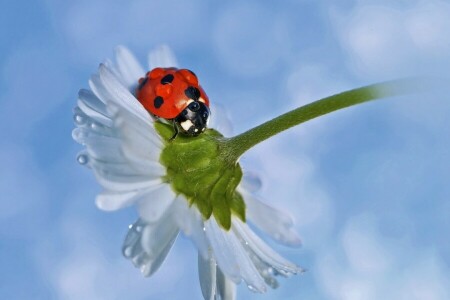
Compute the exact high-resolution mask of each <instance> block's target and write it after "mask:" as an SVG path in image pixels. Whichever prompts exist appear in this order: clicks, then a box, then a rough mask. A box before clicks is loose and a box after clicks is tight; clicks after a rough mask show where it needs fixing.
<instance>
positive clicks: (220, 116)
mask: <svg viewBox="0 0 450 300" xmlns="http://www.w3.org/2000/svg"><path fill="white" fill-rule="evenodd" d="M209 108H210V111H211V115H210V119H209V124H208V127H209V128H214V129H215V130H217V131H218V132H220V133H221V134H223V135H224V136H226V137H227V136H231V135H232V133H233V125H232V124H231V121H230V119H229V118H228V117H227V115H228V113H227V110H226V109H225V108H224V107H223V106H222V105H220V104H217V103H210V107H209Z"/></svg>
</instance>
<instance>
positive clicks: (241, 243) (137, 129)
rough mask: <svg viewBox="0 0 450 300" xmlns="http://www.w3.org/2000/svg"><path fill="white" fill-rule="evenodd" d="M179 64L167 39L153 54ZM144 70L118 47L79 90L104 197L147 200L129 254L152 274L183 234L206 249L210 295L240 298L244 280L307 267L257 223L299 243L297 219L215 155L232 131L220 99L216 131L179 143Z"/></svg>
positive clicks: (262, 283) (204, 285)
mask: <svg viewBox="0 0 450 300" xmlns="http://www.w3.org/2000/svg"><path fill="white" fill-rule="evenodd" d="M176 66H177V63H176V61H175V58H174V56H173V54H172V53H171V52H170V50H169V49H168V48H167V47H164V46H163V47H159V48H157V49H156V50H155V51H153V52H151V53H150V55H149V69H150V70H151V69H153V68H155V67H176ZM144 75H145V70H144V69H143V68H142V67H141V65H140V64H139V63H138V62H137V60H136V59H135V57H134V56H133V55H132V54H131V53H130V52H129V51H128V50H127V49H126V48H124V47H118V48H117V49H116V59H115V63H113V62H111V61H106V62H104V63H103V64H101V65H100V67H99V69H98V73H97V74H94V75H92V77H91V79H90V80H89V86H90V90H88V89H82V90H80V92H79V96H78V106H77V107H76V108H75V110H74V120H75V124H76V126H77V128H75V129H74V131H73V138H74V139H75V140H76V141H77V142H78V143H80V144H82V145H84V146H85V149H84V150H83V151H82V152H81V153H80V154H79V155H78V162H79V163H80V164H83V165H85V166H87V167H89V168H91V169H92V171H93V172H94V174H95V176H96V178H97V180H98V182H99V183H100V185H101V186H102V187H103V192H101V193H100V194H99V195H98V196H97V198H96V204H97V206H98V207H99V208H100V209H102V210H106V211H114V210H118V209H121V208H123V207H127V206H130V205H136V207H137V209H138V212H139V216H140V217H139V219H138V220H137V221H136V222H135V223H134V224H132V225H130V227H129V231H128V234H127V236H126V238H125V241H124V244H123V248H122V250H123V255H124V256H125V257H126V258H127V259H129V260H130V261H131V262H132V263H133V264H134V266H136V267H138V268H139V269H140V270H141V272H142V274H143V275H144V276H151V275H152V274H153V273H155V272H156V271H157V270H158V268H159V267H160V266H161V264H162V263H163V262H164V259H165V258H166V256H167V255H168V253H169V251H170V249H171V247H172V245H173V244H174V242H175V240H176V239H177V237H178V235H179V234H180V233H181V234H184V235H185V236H187V237H189V238H190V239H191V240H192V241H193V243H194V245H195V246H196V248H197V249H198V269H199V277H200V286H201V290H202V293H203V296H204V298H205V299H234V298H235V293H236V292H235V291H236V284H239V283H240V282H245V284H246V285H247V286H248V288H249V289H250V290H252V291H254V292H259V293H263V292H265V291H266V290H267V287H271V288H276V287H277V286H278V282H277V279H276V277H277V276H279V275H281V276H283V277H288V276H290V275H293V274H297V273H300V272H302V269H301V268H300V267H298V266H297V265H295V264H294V263H292V262H290V261H288V260H287V259H285V258H283V257H282V256H280V255H279V254H278V253H277V252H275V251H274V250H273V249H272V248H270V247H269V246H268V245H267V244H266V243H265V242H264V241H263V240H262V239H261V238H260V237H259V236H258V235H257V234H255V232H254V231H253V230H252V229H251V227H249V225H248V223H251V224H253V225H254V226H256V227H257V228H259V229H260V230H261V231H262V232H264V233H266V234H267V235H268V236H270V237H271V238H273V239H274V240H276V241H278V242H280V243H283V244H286V245H290V246H298V245H299V244H300V239H299V238H298V236H297V234H296V233H295V232H294V231H293V230H292V226H293V222H292V220H291V218H290V217H289V216H288V215H286V214H284V213H283V212H281V211H279V210H277V209H275V208H273V207H271V206H269V205H268V204H266V203H264V202H262V201H261V200H259V199H258V198H257V195H256V192H257V190H258V188H259V186H260V180H259V178H258V177H256V176H255V175H252V174H250V173H247V174H246V173H244V174H242V171H241V168H240V166H239V164H238V163H236V162H234V163H233V165H232V167H231V168H227V167H226V166H225V165H223V164H221V160H220V159H219V158H217V159H215V155H216V154H215V152H214V151H216V150H217V147H216V146H217V142H215V141H218V140H219V141H220V137H221V136H222V135H221V133H219V132H220V131H222V133H228V132H227V131H228V130H229V123H228V122H227V120H225V119H221V118H224V116H225V114H224V113H220V112H219V111H220V108H219V107H214V105H212V107H211V111H212V119H211V124H210V126H209V128H215V130H214V129H208V130H207V131H206V132H205V133H202V134H201V135H200V137H197V138H195V139H194V138H191V137H182V136H179V137H177V138H176V140H175V142H171V141H169V138H170V136H171V135H172V132H171V127H170V126H168V125H166V124H164V123H162V122H160V121H158V120H155V118H154V117H152V116H151V115H150V114H149V112H147V111H146V110H145V109H144V107H143V106H142V105H141V104H140V103H139V101H138V100H137V99H136V98H135V96H134V91H135V89H136V86H137V83H138V80H139V78H141V77H143V76H144ZM211 141H212V142H211ZM205 151H206V152H208V151H210V152H208V153H206V152H205ZM205 153H206V154H205ZM186 162H188V163H186ZM215 164H217V165H220V166H222V169H220V168H219V172H216V173H217V174H218V175H217V174H213V173H208V172H206V171H205V172H204V170H205V166H211V165H213V166H215ZM223 166H225V167H223ZM193 170H194V171H195V172H193ZM220 170H223V172H222V171H220ZM215 176H216V177H215ZM217 176H218V177H217ZM213 180H215V181H214V183H211V181H213ZM202 184H205V186H211V187H212V188H211V189H210V190H209V191H208V196H204V195H203V194H202V192H203V191H202V190H201V187H198V185H202ZM208 184H209V185H208ZM192 186H197V187H196V188H197V190H195V188H194V187H192ZM222 190H223V191H224V192H223V193H222ZM225 194H226V195H228V196H229V197H228V196H226V195H225ZM230 195H231V196H230Z"/></svg>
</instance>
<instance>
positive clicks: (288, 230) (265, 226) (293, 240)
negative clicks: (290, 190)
mask: <svg viewBox="0 0 450 300" xmlns="http://www.w3.org/2000/svg"><path fill="white" fill-rule="evenodd" d="M241 192H242V195H243V196H244V199H245V203H246V204H247V217H248V219H249V220H250V221H251V222H252V223H253V224H255V225H256V226H257V227H259V228H260V229H261V230H263V231H264V232H265V233H267V234H268V235H269V236H270V237H272V238H273V239H274V240H276V241H278V242H280V243H283V244H285V245H288V246H300V245H301V240H300V238H299V236H298V235H297V233H296V232H295V231H294V230H292V226H293V224H294V222H293V220H292V218H291V217H290V216H289V215H287V214H285V213H283V212H281V211H279V210H277V209H275V208H273V207H271V206H269V205H268V204H266V203H264V202H262V201H259V200H258V199H256V198H255V197H254V196H253V195H252V194H250V193H247V192H245V191H242V190H241Z"/></svg>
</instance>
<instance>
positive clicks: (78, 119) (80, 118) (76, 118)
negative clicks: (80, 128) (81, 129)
mask: <svg viewBox="0 0 450 300" xmlns="http://www.w3.org/2000/svg"><path fill="white" fill-rule="evenodd" d="M73 119H74V121H75V123H76V124H77V125H83V124H84V122H86V119H85V118H84V117H83V116H82V115H79V114H75V115H74V116H73Z"/></svg>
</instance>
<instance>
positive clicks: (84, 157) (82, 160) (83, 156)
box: [77, 154, 89, 165]
mask: <svg viewBox="0 0 450 300" xmlns="http://www.w3.org/2000/svg"><path fill="white" fill-rule="evenodd" d="M77 161H78V163H79V164H80V165H85V164H87V163H88V161H89V158H88V156H87V155H86V154H80V155H78V157H77Z"/></svg>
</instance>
